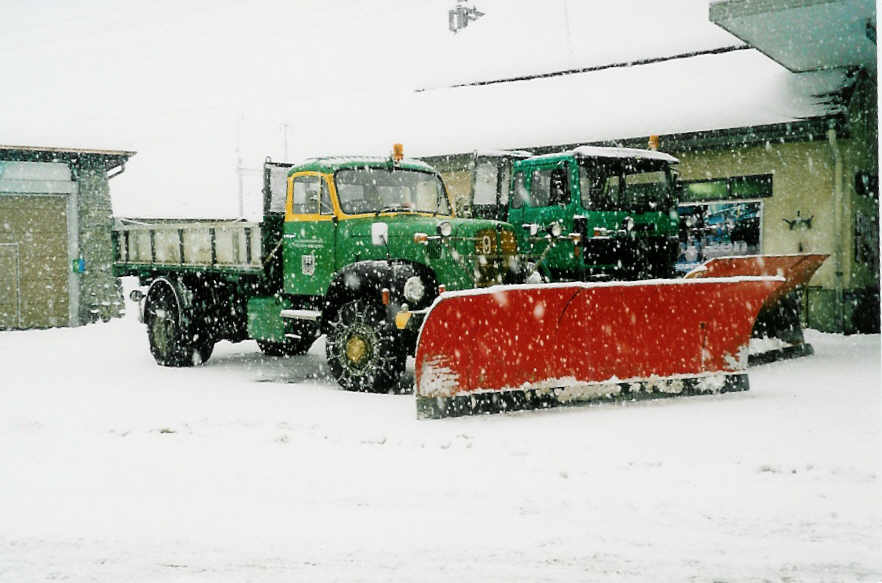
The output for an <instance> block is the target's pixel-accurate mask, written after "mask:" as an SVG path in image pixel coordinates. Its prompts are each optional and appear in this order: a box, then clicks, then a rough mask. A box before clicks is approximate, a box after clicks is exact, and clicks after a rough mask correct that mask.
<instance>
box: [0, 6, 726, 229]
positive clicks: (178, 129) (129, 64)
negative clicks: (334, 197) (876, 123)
mask: <svg viewBox="0 0 882 583" xmlns="http://www.w3.org/2000/svg"><path fill="white" fill-rule="evenodd" d="M454 4H455V2H454V1H453V0H407V1H400V2H389V1H370V0H362V1H356V0H335V1H334V2H328V1H321V0H287V1H281V2H244V1H242V2H222V1H217V0H215V1H212V2H208V1H204V2H203V1H183V0H177V1H169V0H154V1H151V2H143V3H138V4H135V3H120V2H118V1H115V2H111V1H88V0H85V1H83V2H78V3H70V2H63V1H55V2H52V1H46V2H41V3H38V4H34V3H31V2H6V3H4V9H3V14H2V19H0V55H2V61H0V64H2V68H0V79H2V80H3V84H2V87H3V89H4V91H3V98H2V99H3V101H2V104H3V106H2V107H0V143H3V144H15V145H35V146H62V147H78V148H106V149H129V150H135V151H137V152H138V154H137V155H136V156H135V157H134V158H133V159H132V161H131V162H130V163H129V164H128V166H127V169H126V173H125V174H124V175H122V176H120V177H119V178H116V179H114V181H113V182H112V183H111V193H112V197H113V202H114V210H115V212H117V213H118V214H123V215H140V216H144V215H154V216H186V215H188V214H193V215H203V216H204V215H212V214H215V215H218V216H232V215H234V214H235V213H236V209H237V204H236V200H237V190H238V186H237V184H238V183H237V178H236V176H237V175H236V171H235V167H236V160H237V151H238V153H239V155H241V157H242V160H243V164H244V165H245V166H246V167H250V168H257V167H259V165H260V163H261V161H262V160H263V158H264V157H265V156H267V155H269V156H272V157H273V158H274V159H277V160H278V159H282V158H283V157H284V151H285V147H286V143H287V153H288V159H289V160H290V161H296V160H297V159H301V158H303V157H305V156H310V155H316V154H330V153H356V152H358V153H366V154H385V153H386V150H388V149H389V147H390V146H391V143H392V142H393V141H395V140H396V138H395V136H394V135H392V134H393V133H394V132H393V131H392V130H393V128H396V127H401V125H400V124H402V123H406V124H408V126H410V127H412V126H416V127H418V125H419V119H408V120H401V119H398V118H396V112H397V111H400V110H401V104H403V103H405V102H406V101H408V100H410V99H412V96H413V95H414V90H415V89H418V88H436V87H444V86H446V85H450V84H453V83H459V82H465V81H474V80H482V79H492V78H499V77H507V76H512V75H521V74H527V73H538V72H547V71H551V70H558V69H567V68H574V67H587V66H592V65H600V64H608V63H612V62H620V61H626V60H633V59H639V58H646V57H654V56H666V55H672V54H676V53H682V52H686V51H691V50H697V49H704V48H711V47H718V46H728V45H732V44H737V43H738V42H739V41H738V40H737V39H735V38H734V37H732V36H730V35H729V34H728V33H726V32H724V31H722V30H721V29H719V28H718V27H716V26H714V25H712V24H710V23H709V22H708V20H707V11H708V6H707V5H708V3H707V1H706V0H665V1H664V2H659V1H658V0H618V1H616V2H598V1H581V0H568V1H566V0H544V1H542V2H539V1H532V2H530V1H523V0H474V4H475V5H476V6H477V7H478V8H479V9H480V10H482V11H483V12H485V13H486V16H484V17H483V18H481V19H480V20H478V21H477V22H474V23H472V24H471V25H470V26H469V27H468V28H466V29H465V30H463V31H461V32H460V33H459V34H456V35H454V34H452V33H450V32H449V31H448V30H447V10H448V9H449V8H451V7H452V6H453V5H454ZM365 111H367V112H368V114H366V113H365ZM283 124H287V140H286V139H285V135H284V132H283ZM405 146H406V144H405ZM439 148H440V149H443V145H440V144H439ZM437 149H438V148H436V150H437ZM409 153H410V154H419V153H421V152H412V151H411V152H409ZM245 182H246V189H247V190H248V191H249V192H251V193H253V192H254V191H255V190H256V189H258V185H257V179H256V177H255V175H254V174H250V175H248V176H246V179H245Z"/></svg>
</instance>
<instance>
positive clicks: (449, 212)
mask: <svg viewBox="0 0 882 583" xmlns="http://www.w3.org/2000/svg"><path fill="white" fill-rule="evenodd" d="M341 172H389V173H395V172H407V173H414V174H425V175H427V176H431V177H433V178H434V179H435V180H437V182H438V184H439V185H440V186H441V190H440V192H439V193H438V197H437V198H436V200H435V204H436V206H438V203H439V202H440V201H441V200H442V199H443V201H444V205H445V206H446V210H444V209H436V210H429V209H419V208H413V207H408V206H404V205H403V204H402V205H401V206H398V205H389V206H381V207H379V208H370V209H367V210H355V209H353V208H352V207H351V206H349V202H351V201H349V202H344V199H343V197H342V196H341V195H340V183H339V182H338V176H337V175H338V174H339V173H341ZM333 178H334V194H335V195H336V198H337V203H338V204H339V207H340V211H341V212H342V213H343V214H344V215H347V216H359V215H379V214H381V213H414V214H421V215H431V216H443V217H453V216H454V214H453V205H451V204H450V196H449V195H448V193H447V186H446V185H445V184H444V180H442V179H441V175H440V174H438V172H431V171H428V170H421V169H417V168H401V167H398V166H351V167H345V168H338V169H337V170H335V171H334V173H333ZM344 186H346V185H344Z"/></svg>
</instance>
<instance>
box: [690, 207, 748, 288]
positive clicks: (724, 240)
mask: <svg viewBox="0 0 882 583" xmlns="http://www.w3.org/2000/svg"><path fill="white" fill-rule="evenodd" d="M762 210H763V203H762V202H760V201H739V202H707V203H694V204H683V205H681V206H679V207H678V208H677V211H678V212H679V214H680V256H679V258H678V259H677V272H678V273H680V274H684V273H687V272H689V271H691V270H692V269H694V268H695V267H697V266H698V265H701V264H702V263H704V262H705V261H707V260H708V259H712V258H714V257H724V256H728V255H757V254H759V253H760V224H761V222H762Z"/></svg>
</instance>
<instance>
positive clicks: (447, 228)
mask: <svg viewBox="0 0 882 583" xmlns="http://www.w3.org/2000/svg"><path fill="white" fill-rule="evenodd" d="M438 234H439V235H441V236H442V237H449V236H450V235H452V234H453V225H451V224H450V223H449V222H447V221H442V222H440V223H438Z"/></svg>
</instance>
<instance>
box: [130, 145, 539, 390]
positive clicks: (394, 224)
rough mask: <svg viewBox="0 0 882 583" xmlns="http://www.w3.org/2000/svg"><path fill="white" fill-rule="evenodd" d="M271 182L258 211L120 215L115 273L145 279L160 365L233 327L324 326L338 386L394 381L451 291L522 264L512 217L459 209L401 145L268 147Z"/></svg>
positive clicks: (179, 359)
mask: <svg viewBox="0 0 882 583" xmlns="http://www.w3.org/2000/svg"><path fill="white" fill-rule="evenodd" d="M263 194H264V197H263V198H264V200H263V203H264V216H263V220H262V221H261V222H260V223H253V222H247V221H239V220H232V221H210V220H195V219H194V220H149V219H117V222H116V225H115V227H114V231H113V241H114V254H115V257H114V273H115V275H116V276H136V277H138V278H139V282H140V284H141V285H142V286H145V287H146V290H141V289H139V290H135V291H134V292H133V293H132V298H133V299H135V300H136V301H138V302H139V306H140V311H141V314H140V317H141V320H142V321H143V322H144V323H145V324H146V325H147V335H148V340H149V344H150V350H151V352H152V354H153V356H154V358H155V360H156V362H157V363H159V364H160V365H164V366H191V365H193V364H199V363H201V362H205V361H206V360H207V359H208V358H209V357H210V355H211V352H212V349H213V347H214V345H215V343H216V342H218V341H219V340H224V339H226V340H231V341H233V342H237V341H241V340H245V339H248V338H252V339H255V340H257V343H258V345H259V346H260V348H261V349H262V350H263V351H264V352H266V353H268V354H273V355H294V354H301V353H304V352H306V351H307V350H308V349H309V347H310V346H311V345H312V343H313V342H314V341H315V340H316V338H318V337H319V336H320V335H322V334H325V335H326V336H327V342H326V353H327V358H328V363H329V366H330V369H331V371H332V373H333V375H334V377H335V378H336V379H337V381H338V382H339V383H340V385H341V386H343V387H344V388H346V389H349V390H362V391H380V390H387V389H388V388H390V387H392V386H394V385H395V384H396V383H397V381H398V378H399V376H400V375H401V373H402V372H403V370H404V367H405V359H406V356H407V355H408V354H411V353H413V351H414V350H415V345H416V338H417V334H418V331H419V326H420V323H421V321H422V318H423V316H424V315H425V313H426V311H427V309H428V308H429V306H431V304H432V302H433V300H434V299H435V298H436V297H437V296H438V294H439V293H440V292H442V291H444V290H457V289H468V288H474V287H484V286H489V285H493V284H497V283H513V282H518V281H521V280H523V278H524V276H525V265H524V261H523V260H522V259H521V258H520V257H519V254H518V249H517V236H516V234H515V231H514V229H513V227H512V226H511V225H509V224H506V223H504V222H501V221H498V220H492V219H474V218H458V217H456V216H455V215H454V213H453V210H452V206H451V204H450V201H449V199H448V194H447V191H446V189H445V187H444V184H443V182H442V180H441V177H440V175H439V174H438V173H437V172H436V171H435V170H434V169H433V168H432V167H431V166H429V165H428V164H426V163H424V162H421V161H418V160H407V159H403V157H402V156H401V155H400V153H399V152H398V150H396V153H395V154H394V155H393V156H392V157H390V158H370V157H361V158H355V157H326V158H316V159H310V160H307V161H305V162H304V163H302V164H297V165H290V164H284V163H278V162H273V161H271V160H267V161H266V163H265V164H264V193H263Z"/></svg>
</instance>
